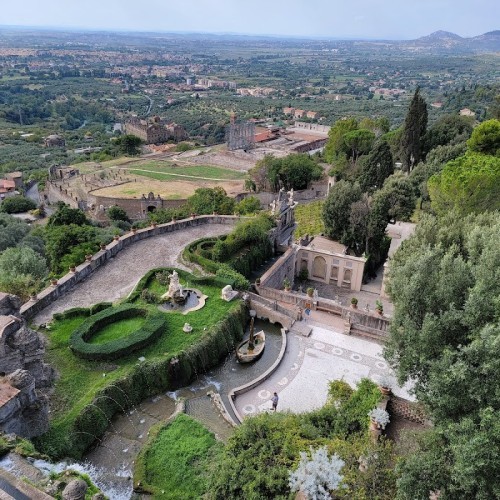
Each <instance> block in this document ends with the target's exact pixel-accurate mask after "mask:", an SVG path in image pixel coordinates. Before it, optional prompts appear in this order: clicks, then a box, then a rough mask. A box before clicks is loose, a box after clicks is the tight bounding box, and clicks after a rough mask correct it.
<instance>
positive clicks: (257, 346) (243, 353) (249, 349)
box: [236, 309, 266, 363]
mask: <svg viewBox="0 0 500 500" xmlns="http://www.w3.org/2000/svg"><path fill="white" fill-rule="evenodd" d="M255 316H257V312H256V311H254V310H253V309H251V310H250V318H251V319H250V336H249V337H248V339H247V340H244V341H243V342H241V343H240V344H239V345H238V347H237V348H236V357H237V358H238V361H239V362H240V363H251V362H252V361H257V360H258V359H259V358H260V357H261V356H262V354H263V353H264V348H265V347H266V334H265V333H264V330H261V331H260V332H258V333H257V334H254V322H255Z"/></svg>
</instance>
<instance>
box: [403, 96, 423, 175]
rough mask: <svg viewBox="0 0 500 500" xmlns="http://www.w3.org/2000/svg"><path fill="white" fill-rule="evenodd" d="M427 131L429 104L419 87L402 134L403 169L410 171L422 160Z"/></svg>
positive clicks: (411, 103)
mask: <svg viewBox="0 0 500 500" xmlns="http://www.w3.org/2000/svg"><path fill="white" fill-rule="evenodd" d="M426 130H427V103H426V102H425V99H424V98H423V97H422V96H421V95H420V88H419V87H417V89H416V90H415V94H414V95H413V99H412V100H411V102H410V107H409V109H408V113H407V114H406V118H405V122H404V125H403V132H402V134H401V146H400V147H401V160H402V162H403V169H404V170H405V171H410V170H412V169H413V167H414V166H415V165H417V163H418V162H419V161H420V160H421V159H422V156H423V138H424V135H425V132H426Z"/></svg>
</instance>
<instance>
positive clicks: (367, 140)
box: [344, 129, 375, 165]
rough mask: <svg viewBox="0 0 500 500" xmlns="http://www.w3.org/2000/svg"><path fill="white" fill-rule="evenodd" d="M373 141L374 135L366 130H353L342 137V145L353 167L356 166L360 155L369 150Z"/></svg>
mask: <svg viewBox="0 0 500 500" xmlns="http://www.w3.org/2000/svg"><path fill="white" fill-rule="evenodd" d="M374 141H375V134H374V133H373V132H371V131H370V130H366V129H358V130H353V131H352V132H348V133H347V134H345V135H344V144H345V147H346V149H347V150H348V157H349V159H350V161H351V163H352V164H353V165H356V163H357V161H358V159H359V157H360V156H361V155H364V154H367V153H368V152H369V151H370V150H371V148H372V146H373V142H374Z"/></svg>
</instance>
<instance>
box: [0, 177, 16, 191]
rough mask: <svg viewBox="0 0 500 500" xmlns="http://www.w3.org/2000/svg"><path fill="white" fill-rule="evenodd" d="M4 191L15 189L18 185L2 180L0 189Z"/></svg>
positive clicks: (8, 180) (0, 180)
mask: <svg viewBox="0 0 500 500" xmlns="http://www.w3.org/2000/svg"><path fill="white" fill-rule="evenodd" d="M2 187H3V188H4V189H15V188H16V183H15V182H14V181H11V180H10V179H0V188H2Z"/></svg>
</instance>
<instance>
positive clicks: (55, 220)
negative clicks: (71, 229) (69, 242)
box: [47, 203, 89, 226]
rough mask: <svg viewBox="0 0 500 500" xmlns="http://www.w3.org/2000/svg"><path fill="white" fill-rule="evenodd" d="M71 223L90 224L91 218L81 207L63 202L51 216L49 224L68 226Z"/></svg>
mask: <svg viewBox="0 0 500 500" xmlns="http://www.w3.org/2000/svg"><path fill="white" fill-rule="evenodd" d="M69 224H76V225H84V224H89V220H88V219H87V217H86V216H85V213H84V212H82V210H80V209H79V208H70V207H69V206H68V205H66V204H64V203H62V204H60V205H59V208H58V209H57V211H56V212H54V213H53V214H52V215H51V216H50V217H49V222H48V224H47V225H48V226H67V225H69Z"/></svg>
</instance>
